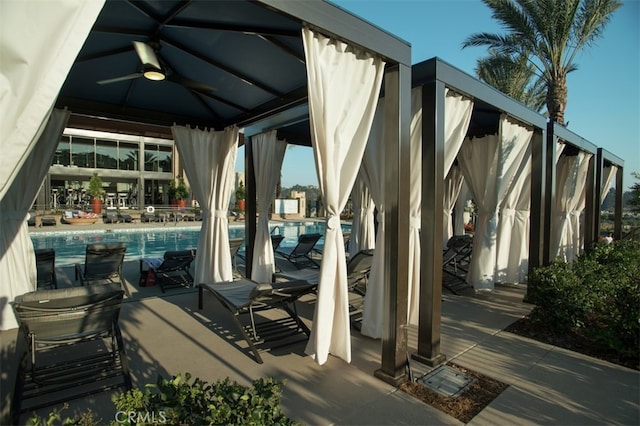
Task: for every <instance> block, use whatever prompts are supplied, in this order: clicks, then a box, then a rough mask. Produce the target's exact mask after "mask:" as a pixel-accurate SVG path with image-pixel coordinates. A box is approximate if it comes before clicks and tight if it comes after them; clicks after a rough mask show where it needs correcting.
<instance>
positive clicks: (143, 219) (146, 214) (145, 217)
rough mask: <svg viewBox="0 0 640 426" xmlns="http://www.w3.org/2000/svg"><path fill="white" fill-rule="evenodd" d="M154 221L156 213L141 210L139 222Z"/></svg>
mask: <svg viewBox="0 0 640 426" xmlns="http://www.w3.org/2000/svg"><path fill="white" fill-rule="evenodd" d="M155 221H156V214H155V213H149V212H142V214H141V215H140V222H142V223H144V222H155Z"/></svg>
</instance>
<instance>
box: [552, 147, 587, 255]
mask: <svg viewBox="0 0 640 426" xmlns="http://www.w3.org/2000/svg"><path fill="white" fill-rule="evenodd" d="M590 159H591V154H588V153H586V152H584V151H580V152H579V153H578V155H563V156H561V157H560V159H559V160H558V165H557V174H556V198H555V203H554V213H555V214H554V222H553V223H552V225H553V232H552V237H553V239H552V241H553V244H552V245H551V248H552V250H554V251H553V253H554V257H560V258H562V259H563V260H564V261H565V262H573V260H574V259H575V257H576V256H577V255H578V254H579V247H578V245H577V242H579V241H580V239H579V235H580V229H579V225H580V223H579V220H575V219H574V220H572V216H573V217H574V218H575V217H576V215H577V216H578V217H579V214H580V212H581V210H582V209H581V208H580V205H581V202H582V200H583V199H584V194H583V192H584V191H585V186H586V178H587V171H588V169H589V160H590Z"/></svg>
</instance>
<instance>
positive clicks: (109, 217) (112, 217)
mask: <svg viewBox="0 0 640 426" xmlns="http://www.w3.org/2000/svg"><path fill="white" fill-rule="evenodd" d="M102 222H104V223H118V222H119V219H118V213H116V212H106V213H105V214H104V217H103V218H102Z"/></svg>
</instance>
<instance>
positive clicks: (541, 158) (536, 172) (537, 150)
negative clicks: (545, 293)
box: [527, 129, 550, 296]
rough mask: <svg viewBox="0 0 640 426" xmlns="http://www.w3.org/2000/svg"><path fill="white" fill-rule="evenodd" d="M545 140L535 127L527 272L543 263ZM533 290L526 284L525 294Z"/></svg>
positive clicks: (545, 217) (532, 148) (544, 133)
mask: <svg viewBox="0 0 640 426" xmlns="http://www.w3.org/2000/svg"><path fill="white" fill-rule="evenodd" d="M547 148H548V147H547V142H546V132H545V131H544V130H543V131H540V130H539V129H536V130H535V131H534V133H533V138H532V139H531V211H530V218H531V220H530V222H529V236H530V238H529V271H528V272H529V274H531V272H532V271H533V269H534V268H538V267H540V266H543V265H544V263H545V262H544V244H545V232H544V231H545V223H547V222H549V220H550V218H549V217H548V216H545V200H546V198H547V197H548V193H547V185H546V180H545V177H546V174H547V166H548V164H547ZM531 291H533V289H532V287H531V283H529V285H528V286H527V296H529V295H530V292H531Z"/></svg>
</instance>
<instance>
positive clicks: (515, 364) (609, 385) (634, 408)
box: [0, 262, 640, 425]
mask: <svg viewBox="0 0 640 426" xmlns="http://www.w3.org/2000/svg"><path fill="white" fill-rule="evenodd" d="M137 268H138V263H137V262H127V264H126V265H125V277H126V279H127V281H128V282H129V285H130V287H131V289H132V290H133V295H132V297H131V299H129V300H128V301H126V302H125V303H124V304H123V307H122V313H121V321H120V322H121V327H122V330H123V335H124V338H125V341H126V347H127V354H128V357H129V359H130V364H131V370H132V375H133V379H134V384H135V385H138V386H142V385H143V384H144V383H149V382H153V381H155V378H156V376H157V375H158V374H162V375H164V376H169V375H172V374H177V373H184V372H187V371H188V372H190V373H192V375H194V376H198V377H200V378H202V379H204V380H207V381H215V380H217V379H220V378H224V377H230V378H231V379H232V380H236V381H238V382H240V383H243V384H249V383H251V381H252V380H254V379H256V378H259V377H277V378H281V379H286V381H287V383H286V386H285V390H284V398H283V408H284V410H285V412H286V413H287V414H288V415H289V416H290V417H291V418H293V419H295V420H297V421H300V422H303V423H305V424H309V425H333V424H336V425H401V424H404V425H440V424H447V425H456V424H461V423H460V422H459V421H457V420H456V419H454V418H452V417H450V416H448V415H446V414H444V413H442V412H440V411H438V410H437V409H435V408H433V407H431V406H429V405H426V404H423V403H422V402H420V401H417V400H415V399H414V398H412V397H410V396H408V395H406V394H405V393H403V392H401V391H399V390H397V389H396V388H394V387H392V386H390V385H387V384H386V383H384V382H382V381H380V380H378V379H376V378H375V377H374V376H373V372H374V371H375V370H376V369H378V368H379V366H380V341H378V340H372V339H369V338H367V337H365V336H362V335H360V333H359V332H357V331H356V330H352V350H353V354H352V362H351V363H350V364H347V363H346V362H344V361H342V360H340V359H337V358H334V357H329V360H328V362H327V363H326V364H325V365H323V366H318V365H317V364H315V363H314V362H313V360H312V359H311V358H309V357H308V356H306V355H305V354H304V346H305V345H304V343H299V344H294V345H291V346H287V347H284V348H280V349H277V350H272V351H269V352H265V353H263V355H262V356H263V359H264V364H257V363H256V362H255V361H254V360H253V357H252V355H251V353H250V352H249V351H248V349H247V347H246V344H245V343H244V341H243V340H242V339H241V338H240V337H239V336H238V335H237V333H236V332H235V331H234V330H235V329H234V327H233V325H232V323H231V321H230V318H229V316H228V315H227V314H226V313H225V312H224V311H222V310H221V309H220V306H218V305H217V302H216V301H215V300H214V299H213V297H209V296H205V306H204V309H203V310H198V307H197V292H196V291H195V290H194V289H174V290H168V291H167V293H166V294H165V295H162V294H161V293H160V291H159V290H158V289H157V288H138V287H137V278H138V269H137ZM60 275H61V276H63V279H65V278H64V276H67V279H70V277H72V269H69V270H62V271H60ZM523 294H524V289H522V288H514V287H507V286H497V287H496V290H495V291H494V292H493V293H492V294H489V295H482V296H479V295H478V296H476V295H462V296H455V295H445V296H443V315H442V352H443V353H444V354H445V355H446V356H447V359H448V360H450V361H453V362H455V363H457V364H459V365H461V366H463V367H466V368H469V369H471V370H474V371H477V372H480V373H482V374H485V375H488V376H490V377H493V378H495V379H498V380H500V381H503V382H505V383H507V384H509V385H510V386H509V387H508V388H507V390H506V391H504V392H503V393H502V394H501V395H500V396H499V397H498V398H497V399H496V400H494V401H493V402H492V403H491V404H490V405H489V406H488V407H486V408H485V409H484V410H483V411H482V412H481V413H480V414H479V415H477V416H476V417H475V418H474V419H472V421H471V422H470V423H469V424H473V425H528V424H531V425H533V424H549V425H605V424H606V425H637V424H640V373H639V372H638V371H635V370H631V369H627V368H624V367H620V366H617V365H614V364H610V363H607V362H604V361H600V360H597V359H594V358H590V357H587V356H584V355H581V354H578V353H575V352H571V351H568V350H564V349H561V348H557V347H554V346H552V345H548V344H543V343H539V342H537V341H534V340H531V339H526V338H522V337H520V336H517V335H514V334H511V333H508V332H504V331H503V330H504V328H506V327H507V326H508V325H509V324H511V323H512V322H514V321H516V320H517V319H519V318H521V317H522V316H523V315H525V314H526V313H527V312H529V310H530V308H531V307H530V306H529V305H526V304H524V303H522V298H523ZM314 302H315V299H314V298H313V297H308V298H306V299H304V300H303V301H302V303H301V304H300V307H299V309H300V312H301V315H302V317H303V318H304V319H305V320H306V321H307V322H308V323H310V322H311V318H312V317H313V311H314V307H315V304H314ZM15 335H16V333H15V330H14V331H8V332H1V333H0V339H1V340H0V341H1V345H2V347H1V349H2V352H1V354H2V358H1V361H2V373H3V374H2V387H1V388H0V392H2V401H3V409H4V408H6V404H7V402H8V401H9V400H10V399H8V398H9V396H8V394H9V392H8V389H10V388H11V383H12V380H13V379H12V377H11V376H12V374H13V373H12V371H13V367H12V365H13V363H14V361H15V360H14V352H15ZM415 339H416V330H415V329H413V328H409V329H408V340H409V346H410V348H415ZM411 364H412V368H413V369H414V372H415V373H417V374H420V373H423V372H425V371H427V370H426V368H425V367H424V366H420V365H418V364H416V363H415V362H414V361H412V363H411ZM109 398H110V395H109V394H101V395H97V396H95V397H92V398H87V399H84V400H79V401H75V402H74V403H73V404H72V406H71V407H72V409H75V408H78V409H83V408H85V407H90V408H92V409H93V410H94V411H95V412H97V413H98V414H99V416H100V417H101V418H102V419H103V423H108V422H109V421H110V420H111V419H113V417H114V411H115V410H114V409H113V408H112V404H111V403H110V400H109ZM43 412H48V410H46V411H43ZM24 419H26V417H23V420H24Z"/></svg>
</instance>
